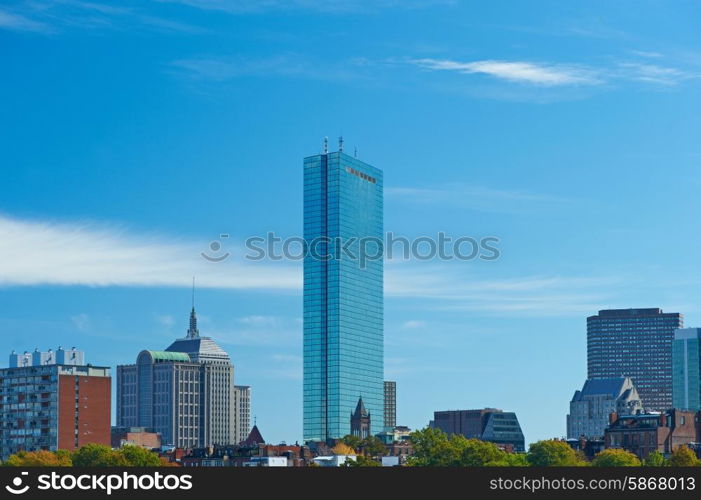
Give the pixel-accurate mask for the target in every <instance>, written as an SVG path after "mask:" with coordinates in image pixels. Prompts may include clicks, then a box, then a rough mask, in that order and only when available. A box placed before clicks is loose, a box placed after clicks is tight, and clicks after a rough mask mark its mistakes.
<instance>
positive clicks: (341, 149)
mask: <svg viewBox="0 0 701 500" xmlns="http://www.w3.org/2000/svg"><path fill="white" fill-rule="evenodd" d="M338 152H339V153H343V136H340V137H339V138H338Z"/></svg>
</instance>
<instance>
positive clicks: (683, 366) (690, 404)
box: [672, 328, 701, 411]
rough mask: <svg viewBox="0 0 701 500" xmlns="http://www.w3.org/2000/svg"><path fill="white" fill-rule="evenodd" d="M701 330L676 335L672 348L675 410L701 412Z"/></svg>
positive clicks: (677, 332)
mask: <svg viewBox="0 0 701 500" xmlns="http://www.w3.org/2000/svg"><path fill="white" fill-rule="evenodd" d="M699 343H701V328H683V329H679V330H677V331H676V332H675V333H674V344H673V347H672V399H673V403H674V408H678V409H681V410H692V411H699V410H701V351H700V350H699Z"/></svg>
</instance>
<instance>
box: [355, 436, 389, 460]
mask: <svg viewBox="0 0 701 500" xmlns="http://www.w3.org/2000/svg"><path fill="white" fill-rule="evenodd" d="M360 450H361V451H362V452H363V454H365V455H368V456H371V457H377V456H382V455H384V454H385V453H387V447H386V446H385V443H383V442H382V440H381V439H380V438H378V437H376V436H368V437H366V438H365V439H363V441H362V442H361V443H360Z"/></svg>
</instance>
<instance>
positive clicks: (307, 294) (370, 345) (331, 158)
mask: <svg viewBox="0 0 701 500" xmlns="http://www.w3.org/2000/svg"><path fill="white" fill-rule="evenodd" d="M382 186H383V183H382V171H381V170H379V169H377V168H375V167H372V166H370V165H368V164H366V163H364V162H361V161H360V160H358V159H356V158H353V157H352V156H349V155H347V154H345V153H342V152H336V153H328V154H321V155H316V156H311V157H308V158H305V159H304V238H305V241H306V242H307V249H308V253H307V256H306V257H305V260H304V440H305V441H323V440H327V439H331V438H340V437H343V436H345V435H347V434H349V433H350V415H351V414H352V412H353V410H354V408H355V406H356V404H357V403H358V399H359V397H362V398H363V402H364V404H365V407H366V408H367V411H368V413H369V414H370V420H371V426H372V434H377V433H379V432H381V431H382V426H383V423H384V384H383V374H384V370H383V366H384V365H383V356H384V347H383V262H382V258H381V254H382V251H383V248H382V243H381V242H382V238H383V197H382ZM368 257H377V258H368Z"/></svg>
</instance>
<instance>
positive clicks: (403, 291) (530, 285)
mask: <svg viewBox="0 0 701 500" xmlns="http://www.w3.org/2000/svg"><path fill="white" fill-rule="evenodd" d="M464 272H465V271H463V272H460V270H458V269H457V268H456V267H455V266H454V265H451V264H450V263H445V264H434V265H429V264H424V265H422V266H418V265H416V264H414V263H411V262H393V263H391V265H387V266H386V271H385V275H386V278H385V293H386V295H387V296H388V297H393V298H404V299H421V301H422V307H425V308H426V309H428V310H443V311H471V312H476V313H486V314H496V313H501V314H513V315H529V316H530V315H534V316H560V315H571V314H582V313H586V312H591V311H596V310H597V308H601V307H605V306H609V305H613V304H616V303H617V301H618V289H619V288H620V287H621V285H622V284H623V282H624V280H623V279H621V278H619V277H613V276H605V277H591V278H589V277H577V276H558V275H552V276H547V275H545V276H526V277H515V278H508V279H491V280H484V279H480V278H477V277H474V276H471V275H469V274H463V273H464Z"/></svg>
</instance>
